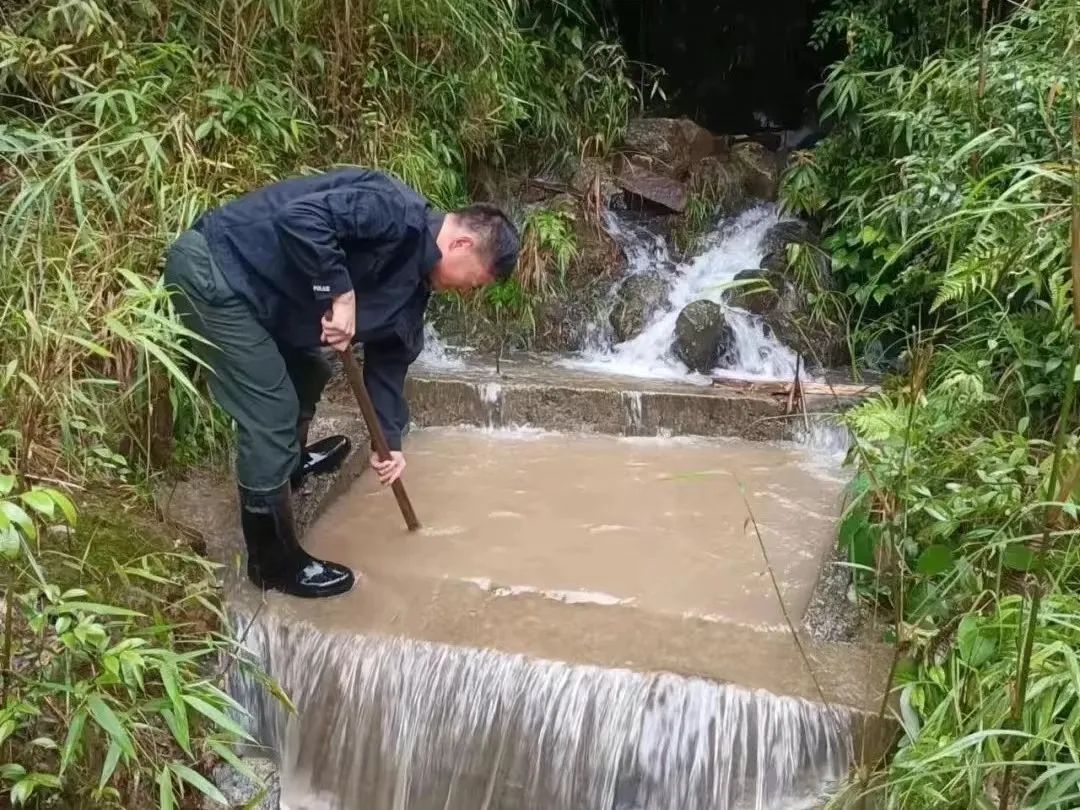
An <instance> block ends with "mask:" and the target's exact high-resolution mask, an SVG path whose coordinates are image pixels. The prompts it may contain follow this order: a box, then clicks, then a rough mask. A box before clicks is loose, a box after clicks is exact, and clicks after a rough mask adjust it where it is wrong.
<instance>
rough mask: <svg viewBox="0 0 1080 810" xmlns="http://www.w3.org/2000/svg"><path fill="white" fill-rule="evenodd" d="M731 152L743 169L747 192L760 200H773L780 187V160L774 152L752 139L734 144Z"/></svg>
mask: <svg viewBox="0 0 1080 810" xmlns="http://www.w3.org/2000/svg"><path fill="white" fill-rule="evenodd" d="M731 154H732V157H733V158H734V159H735V160H736V161H738V162H739V164H741V166H742V167H743V169H744V170H745V175H744V177H745V183H744V184H745V188H746V191H747V193H748V194H749V195H750V196H751V197H755V198H757V199H760V200H775V199H776V193H777V191H778V190H779V188H780V161H779V159H778V158H777V156H776V154H775V153H773V152H770V151H769V150H768V149H766V148H765V147H764V146H762V145H761V144H759V143H754V142H753V141H744V142H743V143H738V144H735V146H733V147H732V148H731Z"/></svg>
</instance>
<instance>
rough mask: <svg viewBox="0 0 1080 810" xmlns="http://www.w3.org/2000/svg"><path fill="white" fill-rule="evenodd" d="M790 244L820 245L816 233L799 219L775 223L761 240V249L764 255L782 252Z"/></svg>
mask: <svg viewBox="0 0 1080 810" xmlns="http://www.w3.org/2000/svg"><path fill="white" fill-rule="evenodd" d="M792 243H798V244H808V245H819V244H820V243H821V240H820V237H819V236H818V233H817V231H816V230H815V229H814V228H813V227H812V226H811V225H809V224H808V223H806V222H803V221H802V220H799V219H788V220H784V221H783V222H777V223H776V224H775V225H773V226H772V227H771V228H769V230H767V231H765V236H764V237H762V239H761V249H762V251H763V252H764V253H772V252H774V251H781V252H782V251H784V250H786V249H787V246H788V245H790V244H792Z"/></svg>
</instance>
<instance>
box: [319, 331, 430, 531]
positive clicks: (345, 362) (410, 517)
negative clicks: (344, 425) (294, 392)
mask: <svg viewBox="0 0 1080 810" xmlns="http://www.w3.org/2000/svg"><path fill="white" fill-rule="evenodd" d="M338 357H340V358H341V365H342V366H343V367H344V369H345V376H346V377H347V378H348V380H349V387H351V388H352V391H353V395H354V396H355V397H356V404H357V405H359V406H360V413H361V414H363V416H364V422H366V423H367V428H368V433H369V434H371V443H372V444H373V445H374V446H375V453H376V454H377V455H378V456H379V458H380V459H382V460H383V461H386V460H388V459H389V458H390V446H389V445H388V444H387V443H386V435H385V434H384V433H383V431H382V428H381V427H380V426H379V418H378V416H376V415H375V406H374V405H373V404H372V402H371V397H370V396H369V395H368V392H367V387H366V386H365V385H364V374H363V372H362V371H361V370H360V364H359V363H357V362H356V357H355V356H354V355H353V353H352V350H351V349H350V350H346V351H343V352H338ZM390 486H391V488H392V489H393V490H394V497H395V498H397V502H398V506H399V507H400V508H401V515H402V517H404V518H405V525H406V526H408V527H409V531H411V532H414V531H416V530H417V529H419V528H420V521H419V520H417V518H416V512H414V511H413V508H412V503H411V502H410V501H409V496H408V495H407V494H406V493H405V485H404V484H403V483H402V482H401V479H400V478H399V479H398V480H397V481H395V482H394V483H393V484H391V485H390Z"/></svg>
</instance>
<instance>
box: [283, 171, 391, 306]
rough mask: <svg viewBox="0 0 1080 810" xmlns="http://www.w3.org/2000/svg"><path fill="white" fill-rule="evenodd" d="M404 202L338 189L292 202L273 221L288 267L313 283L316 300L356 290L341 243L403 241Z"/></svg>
mask: <svg viewBox="0 0 1080 810" xmlns="http://www.w3.org/2000/svg"><path fill="white" fill-rule="evenodd" d="M403 222H404V206H403V204H402V202H401V200H398V199H395V198H394V197H393V196H391V195H388V194H382V193H380V192H377V191H372V190H370V189H355V188H339V189H332V190H330V191H320V192H316V193H314V194H308V195H305V196H303V197H298V198H297V199H295V200H293V201H291V202H290V203H289V204H288V205H286V206H285V207H284V208H283V209H282V210H281V211H280V213H278V215H277V216H276V217H275V218H274V226H275V228H276V230H277V233H278V237H279V239H280V240H281V246H282V249H283V250H284V252H285V256H286V258H287V259H288V260H289V263H290V264H291V265H292V266H293V267H295V268H296V269H297V270H299V271H300V272H301V273H303V274H304V275H305V276H307V278H308V279H309V280H310V282H311V292H312V294H313V295H314V296H315V299H316V300H318V301H325V300H328V299H331V298H335V297H337V296H338V295H341V294H342V293H346V292H348V291H349V290H351V289H352V279H350V278H349V270H348V266H347V265H346V264H345V251H344V249H343V248H342V244H341V243H342V242H343V241H344V240H348V239H357V240H371V241H390V240H393V239H397V238H400V236H401V233H402V230H403Z"/></svg>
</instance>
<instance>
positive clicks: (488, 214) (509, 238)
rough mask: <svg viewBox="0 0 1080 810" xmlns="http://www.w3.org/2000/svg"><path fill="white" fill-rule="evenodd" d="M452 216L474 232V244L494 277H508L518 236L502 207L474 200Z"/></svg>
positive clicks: (514, 259) (518, 247) (518, 248)
mask: <svg viewBox="0 0 1080 810" xmlns="http://www.w3.org/2000/svg"><path fill="white" fill-rule="evenodd" d="M454 216H455V217H457V218H458V219H459V220H460V221H461V224H462V225H464V226H465V227H466V228H467V229H468V230H470V231H472V232H473V233H474V234H476V241H477V246H478V247H479V248H480V251H481V252H482V253H483V254H484V255H486V256H487V257H489V259H490V261H491V266H492V268H493V269H494V271H495V278H496V280H498V281H505V280H506V279H508V278H510V275H511V273H513V272H514V267H515V265H516V264H517V258H518V252H519V251H520V250H521V237H520V235H519V234H518V229H517V228H515V227H514V223H513V222H511V221H510V218H509V217H508V216H506V214H505V213H503V210H502V209H501V208H499V207H498V206H497V205H491V204H490V203H473V204H472V205H467V206H465V207H464V208H459V209H457V210H456V211H454Z"/></svg>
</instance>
